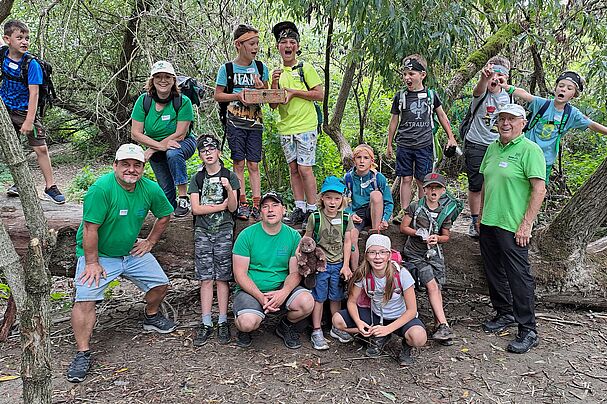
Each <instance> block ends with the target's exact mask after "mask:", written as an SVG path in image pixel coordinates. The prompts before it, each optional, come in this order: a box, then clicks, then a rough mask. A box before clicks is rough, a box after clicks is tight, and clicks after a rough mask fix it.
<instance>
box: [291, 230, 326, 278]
mask: <svg viewBox="0 0 607 404" xmlns="http://www.w3.org/2000/svg"><path fill="white" fill-rule="evenodd" d="M297 270H298V272H299V274H300V275H301V276H303V277H304V286H305V287H306V288H308V289H312V288H313V287H314V286H316V273H317V272H325V271H326V270H327V256H326V255H325V252H324V251H323V250H322V249H321V248H320V247H316V242H315V241H314V239H312V238H311V237H307V236H305V237H302V239H301V242H300V243H299V252H298V253H297Z"/></svg>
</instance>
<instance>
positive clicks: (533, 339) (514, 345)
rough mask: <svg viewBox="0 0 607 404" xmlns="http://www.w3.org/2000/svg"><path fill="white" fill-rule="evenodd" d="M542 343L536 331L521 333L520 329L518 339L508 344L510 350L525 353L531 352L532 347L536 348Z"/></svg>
mask: <svg viewBox="0 0 607 404" xmlns="http://www.w3.org/2000/svg"><path fill="white" fill-rule="evenodd" d="M539 344H540V337H538V336H537V333H536V332H535V331H527V332H524V333H521V332H520V331H519V333H518V335H517V336H516V339H515V340H514V341H512V342H511V343H509V344H508V348H506V349H508V352H512V353H519V354H523V353H526V352H529V350H530V349H531V348H534V347H536V346H538V345H539Z"/></svg>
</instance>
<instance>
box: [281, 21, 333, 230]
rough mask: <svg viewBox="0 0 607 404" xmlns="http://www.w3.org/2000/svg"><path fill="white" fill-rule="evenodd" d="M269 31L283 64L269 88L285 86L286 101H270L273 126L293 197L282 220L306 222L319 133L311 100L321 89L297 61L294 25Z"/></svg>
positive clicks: (313, 72) (313, 201)
mask: <svg viewBox="0 0 607 404" xmlns="http://www.w3.org/2000/svg"><path fill="white" fill-rule="evenodd" d="M272 33H273V34H274V37H275V38H276V47H277V48H278V52H279V53H280V57H281V58H282V67H281V68H279V69H275V70H274V71H273V72H272V88H275V89H277V88H284V89H286V91H287V102H286V104H270V107H272V108H278V112H279V116H278V119H277V121H276V128H277V130H278V133H279V134H280V143H281V145H282V149H283V151H284V154H285V158H286V160H287V163H288V164H289V173H290V176H291V189H292V191H293V198H294V200H295V209H293V211H292V212H291V213H290V214H289V216H288V217H287V218H285V223H287V224H289V225H295V224H299V223H303V222H305V220H306V219H307V217H308V216H309V215H310V213H311V212H314V211H315V210H316V178H315V177H314V171H313V170H312V168H313V166H314V164H316V142H317V138H318V135H319V133H318V129H317V128H318V114H317V111H316V106H315V104H314V102H315V101H322V100H323V97H324V88H323V86H322V80H321V78H320V76H319V75H318V73H317V72H316V70H315V69H314V67H313V66H312V65H311V64H309V63H307V62H301V61H298V60H297V56H298V55H299V54H300V50H299V39H300V37H299V31H298V30H297V27H296V26H295V24H293V23H292V22H290V21H283V22H280V23H278V24H276V25H275V26H274V28H273V29H272ZM304 227H305V226H304Z"/></svg>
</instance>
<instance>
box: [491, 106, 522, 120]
mask: <svg viewBox="0 0 607 404" xmlns="http://www.w3.org/2000/svg"><path fill="white" fill-rule="evenodd" d="M497 113H498V114H501V113H505V114H510V115H514V116H518V117H520V118H525V117H526V116H527V114H526V113H525V108H523V107H521V106H520V105H518V104H505V105H502V106H501V107H499V109H498V110H497Z"/></svg>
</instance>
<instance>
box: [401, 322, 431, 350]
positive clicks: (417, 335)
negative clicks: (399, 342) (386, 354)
mask: <svg viewBox="0 0 607 404" xmlns="http://www.w3.org/2000/svg"><path fill="white" fill-rule="evenodd" d="M427 340H428V335H427V334H426V330H425V329H424V327H421V326H419V325H414V326H413V327H411V328H409V329H408V330H407V332H406V333H405V341H407V345H409V346H412V347H419V346H424V345H425V344H426V341H427Z"/></svg>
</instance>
